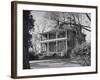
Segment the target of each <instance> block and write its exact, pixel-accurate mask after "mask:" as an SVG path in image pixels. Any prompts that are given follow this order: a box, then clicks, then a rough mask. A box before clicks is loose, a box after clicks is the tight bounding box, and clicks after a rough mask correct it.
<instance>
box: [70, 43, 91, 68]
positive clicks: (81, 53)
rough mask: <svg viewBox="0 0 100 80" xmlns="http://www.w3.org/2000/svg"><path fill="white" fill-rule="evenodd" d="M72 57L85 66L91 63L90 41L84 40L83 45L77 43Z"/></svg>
mask: <svg viewBox="0 0 100 80" xmlns="http://www.w3.org/2000/svg"><path fill="white" fill-rule="evenodd" d="M70 56H71V58H74V59H76V60H77V61H78V62H79V63H80V64H81V65H83V66H90V64H91V60H90V59H91V47H90V43H87V42H84V43H82V44H81V45H79V44H77V45H76V47H75V48H74V49H72V52H71V55H70Z"/></svg>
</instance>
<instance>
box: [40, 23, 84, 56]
mask: <svg viewBox="0 0 100 80" xmlns="http://www.w3.org/2000/svg"><path fill="white" fill-rule="evenodd" d="M40 35H41V41H40V44H41V52H42V54H44V55H46V56H52V55H54V54H56V55H58V56H64V55H67V52H68V49H69V48H70V49H73V48H74V47H75V45H76V41H77V40H76V39H77V33H76V31H75V30H74V29H73V28H72V27H71V26H70V25H69V24H63V25H60V26H59V27H57V28H55V29H53V30H52V31H48V32H44V33H40ZM81 37H82V38H81V39H82V40H83V41H85V34H83V33H82V35H81Z"/></svg>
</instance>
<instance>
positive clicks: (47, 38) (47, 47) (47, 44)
mask: <svg viewBox="0 0 100 80" xmlns="http://www.w3.org/2000/svg"><path fill="white" fill-rule="evenodd" d="M48 39H49V33H47V40H48ZM47 55H49V42H47Z"/></svg>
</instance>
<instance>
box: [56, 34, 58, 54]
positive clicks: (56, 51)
mask: <svg viewBox="0 0 100 80" xmlns="http://www.w3.org/2000/svg"><path fill="white" fill-rule="evenodd" d="M57 36H58V32H56V39H57ZM57 52H58V41H56V53H57ZM57 54H58V53H57Z"/></svg>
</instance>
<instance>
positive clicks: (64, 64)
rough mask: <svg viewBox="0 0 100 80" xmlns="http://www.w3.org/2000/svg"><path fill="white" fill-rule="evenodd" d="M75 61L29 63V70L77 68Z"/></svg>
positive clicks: (60, 60)
mask: <svg viewBox="0 0 100 80" xmlns="http://www.w3.org/2000/svg"><path fill="white" fill-rule="evenodd" d="M79 66H81V65H80V64H79V63H77V61H75V60H70V59H51V60H37V61H30V67H31V69H34V68H35V69H36V68H37V69H38V68H56V67H79Z"/></svg>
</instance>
